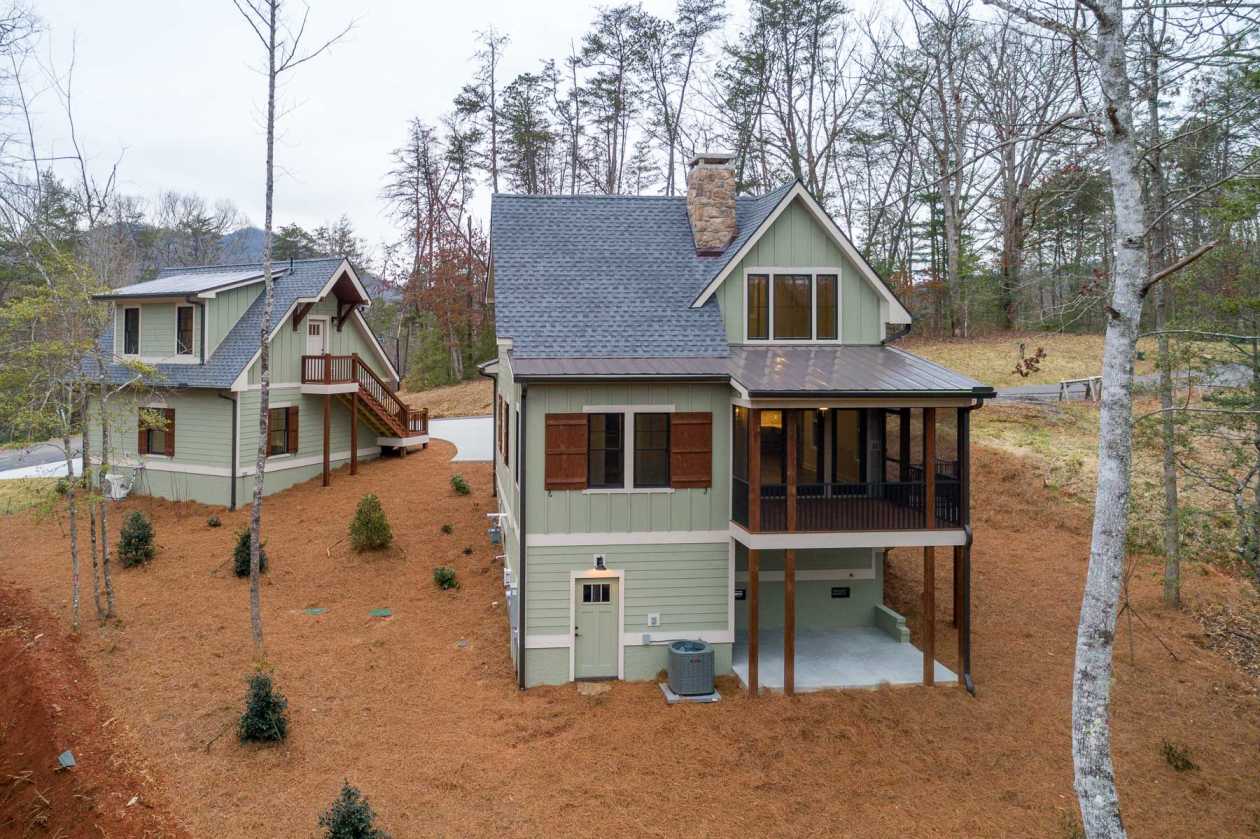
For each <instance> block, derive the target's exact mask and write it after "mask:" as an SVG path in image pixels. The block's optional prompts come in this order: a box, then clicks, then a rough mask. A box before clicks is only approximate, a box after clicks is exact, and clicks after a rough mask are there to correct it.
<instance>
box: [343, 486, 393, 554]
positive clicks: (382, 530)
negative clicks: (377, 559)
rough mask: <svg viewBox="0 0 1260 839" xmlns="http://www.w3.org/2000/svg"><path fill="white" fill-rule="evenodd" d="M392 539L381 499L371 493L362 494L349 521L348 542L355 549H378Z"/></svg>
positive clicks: (391, 532)
mask: <svg viewBox="0 0 1260 839" xmlns="http://www.w3.org/2000/svg"><path fill="white" fill-rule="evenodd" d="M392 541H394V532H393V531H392V530H390V528H389V521H388V520H387V519H386V518H385V511H384V510H382V509H381V501H380V499H379V498H377V497H376V496H375V495H372V494H371V493H369V494H367V495H365V496H363V500H361V501H360V502H359V507H358V509H356V510H355V511H354V518H353V519H352V520H351V522H350V544H351V546H352V547H353V548H354V549H355V550H356V551H378V550H380V549H381V548H384V547H386V546H388V545H389V543H390V542H392Z"/></svg>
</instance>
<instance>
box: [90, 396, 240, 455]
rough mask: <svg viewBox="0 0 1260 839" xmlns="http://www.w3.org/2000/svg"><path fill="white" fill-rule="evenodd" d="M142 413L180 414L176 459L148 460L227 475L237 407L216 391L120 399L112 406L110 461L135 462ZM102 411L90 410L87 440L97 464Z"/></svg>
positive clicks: (96, 404)
mask: <svg viewBox="0 0 1260 839" xmlns="http://www.w3.org/2000/svg"><path fill="white" fill-rule="evenodd" d="M141 408H170V409H172V410H174V411H175V456H174V457H169V458H168V457H165V456H160V455H146V456H145V460H155V461H157V460H160V461H162V462H164V463H184V464H188V465H191V466H214V467H220V468H223V469H227V468H229V467H230V462H231V450H232V449H231V436H232V403H231V402H230V401H229V400H226V399H220V398H218V397H217V396H216V395H215V393H214V391H209V390H206V391H195V390H194V391H182V392H181V391H158V392H155V393H151V394H133V393H121V394H118V395H117V396H115V397H113V398H112V399H110V401H109V433H110V443H111V446H110V448H111V449H112V451H111V453H110V459H111V460H112V461H113V462H115V463H121V462H124V461H134V460H136V459H137V457H138V455H137V453H136V444H137V437H138V436H139V435H138V433H137V432H138V431H139V425H140V410H141ZM99 411H100V405H99V402H98V401H97V400H93V401H92V404H91V406H90V407H89V413H90V416H89V422H90V427H89V429H88V440H89V445H90V447H91V451H92V457H93V459H96V458H99V457H100V453H101V427H100V413H99Z"/></svg>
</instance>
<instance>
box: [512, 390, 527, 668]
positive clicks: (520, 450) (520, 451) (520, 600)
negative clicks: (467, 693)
mask: <svg viewBox="0 0 1260 839" xmlns="http://www.w3.org/2000/svg"><path fill="white" fill-rule="evenodd" d="M528 394H529V385H521V405H520V407H519V408H517V418H518V419H519V420H520V426H521V430H520V432H519V433H518V435H517V437H518V439H517V441H516V457H517V458H518V463H519V464H520V471H521V501H520V508H521V510H520V513H521V516H520V520H519V521H518V522H517V523H516V527H517V532H516V538H517V540H518V541H519V542H520V548H519V551H518V558H519V562H518V565H519V566H520V569H519V570H520V573H519V574H517V577H518V578H519V579H518V580H517V581H516V598H517V602H516V608H517V612H518V615H519V617H517V620H516V624H517V626H518V627H519V628H520V638H519V639H517V640H518V643H519V644H520V647H519V648H518V650H517V653H516V660H517V662H518V663H519V664H520V667H518V668H517V671H518V672H517V685H518V687H520V689H521V690H524V689H525V541H526V539H525V534H526V533H528V532H529V528H528V527H526V525H525V521H526V519H525V503H526V497H527V496H528V495H529V483H528V481H527V477H528V476H527V475H526V474H525V466H526V465H527V463H528V461H529V459H528V458H526V457H525V446H524V443H523V441H524V440H525V437H526V433H525V429H526V428H527V427H528V426H527V425H526V421H525V397H526V396H527V395H528ZM508 433H509V434H511V433H512V432H511V430H510V429H509V431H508Z"/></svg>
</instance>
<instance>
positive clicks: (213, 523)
mask: <svg viewBox="0 0 1260 839" xmlns="http://www.w3.org/2000/svg"><path fill="white" fill-rule="evenodd" d="M222 524H223V522H221V521H219V517H218V516H211V517H210V518H208V519H206V526H207V527H220V526H222Z"/></svg>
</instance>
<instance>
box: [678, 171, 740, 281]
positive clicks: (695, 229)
mask: <svg viewBox="0 0 1260 839" xmlns="http://www.w3.org/2000/svg"><path fill="white" fill-rule="evenodd" d="M734 159H735V156H734V155H732V154H718V153H706V154H697V155H696V156H695V157H693V158H692V159H691V163H690V164H689V165H688V167H687V218H688V219H690V220H691V238H692V240H693V241H694V242H695V243H696V253H698V254H701V255H703V256H711V255H714V254H719V253H721V252H722V251H724V250H725V249H726V246H727V245H729V244H730V243H731V242H732V240H734V238H735V233H736V231H737V228H736V226H735V167H734V166H732V165H731V161H732V160H734Z"/></svg>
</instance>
